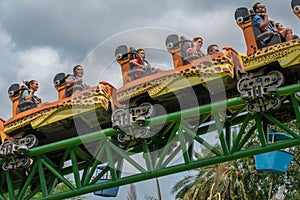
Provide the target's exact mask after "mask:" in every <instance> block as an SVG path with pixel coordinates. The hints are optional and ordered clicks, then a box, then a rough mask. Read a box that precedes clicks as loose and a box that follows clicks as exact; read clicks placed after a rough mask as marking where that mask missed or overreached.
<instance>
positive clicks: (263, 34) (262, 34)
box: [252, 24, 283, 49]
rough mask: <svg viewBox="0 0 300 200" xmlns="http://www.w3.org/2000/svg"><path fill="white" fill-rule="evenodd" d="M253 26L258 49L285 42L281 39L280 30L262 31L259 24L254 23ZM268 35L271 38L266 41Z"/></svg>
mask: <svg viewBox="0 0 300 200" xmlns="http://www.w3.org/2000/svg"><path fill="white" fill-rule="evenodd" d="M252 28H253V32H254V36H255V37H256V43H257V46H258V49H261V48H264V47H267V46H271V45H274V44H278V43H281V42H283V41H282V40H281V35H280V33H279V32H273V31H262V30H261V29H260V28H259V27H258V26H256V25H253V24H252ZM268 37H269V38H270V39H268V40H267V42H266V43H264V42H263V40H264V39H265V38H268Z"/></svg>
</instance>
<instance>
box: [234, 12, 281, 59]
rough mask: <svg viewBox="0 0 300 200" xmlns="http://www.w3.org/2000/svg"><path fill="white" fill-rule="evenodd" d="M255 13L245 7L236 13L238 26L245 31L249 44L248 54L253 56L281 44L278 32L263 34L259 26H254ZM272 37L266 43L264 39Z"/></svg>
mask: <svg viewBox="0 0 300 200" xmlns="http://www.w3.org/2000/svg"><path fill="white" fill-rule="evenodd" d="M254 15H255V13H254V12H253V11H252V10H249V9H248V8H245V7H240V8H238V9H236V11H235V15H234V16H235V20H236V23H237V24H238V26H239V27H240V28H241V29H242V30H243V33H244V38H245V41H246V44H247V54H248V55H249V54H252V53H254V52H256V51H257V50H258V49H261V48H264V47H267V46H270V45H274V44H277V43H281V42H282V40H281V35H280V33H278V32H273V31H270V32H263V31H262V30H261V29H260V28H259V27H258V26H256V25H253V17H254ZM269 36H270V39H269V40H268V41H267V42H266V43H264V42H262V41H263V39H265V38H267V37H269Z"/></svg>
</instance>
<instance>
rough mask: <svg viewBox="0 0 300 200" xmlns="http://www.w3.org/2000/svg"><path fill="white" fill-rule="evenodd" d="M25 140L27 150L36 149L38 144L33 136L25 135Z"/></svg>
mask: <svg viewBox="0 0 300 200" xmlns="http://www.w3.org/2000/svg"><path fill="white" fill-rule="evenodd" d="M25 139H26V144H27V147H28V149H31V148H33V147H36V146H37V145H38V143H39V140H38V138H37V137H36V136H35V135H33V134H28V135H26V136H25Z"/></svg>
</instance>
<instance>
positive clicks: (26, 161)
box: [17, 157, 30, 169]
mask: <svg viewBox="0 0 300 200" xmlns="http://www.w3.org/2000/svg"><path fill="white" fill-rule="evenodd" d="M29 165H30V159H29V157H22V158H20V159H19V161H18V162H17V168H18V169H25V168H27V167H28V166H29Z"/></svg>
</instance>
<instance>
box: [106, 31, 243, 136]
mask: <svg viewBox="0 0 300 200" xmlns="http://www.w3.org/2000/svg"><path fill="white" fill-rule="evenodd" d="M187 42H189V41H187V40H185V39H183V37H180V36H178V35H170V36H168V37H167V39H166V45H167V48H168V51H169V52H170V53H171V54H172V56H173V61H174V66H175V68H174V69H172V70H168V71H163V72H161V73H156V74H151V75H148V74H147V75H145V76H143V77H141V78H138V79H136V80H130V79H129V78H128V76H129V75H128V73H131V71H130V70H131V69H130V60H131V59H132V54H135V53H134V48H128V47H127V46H125V45H121V46H119V47H117V48H116V51H115V56H116V60H117V61H118V63H119V64H120V65H121V68H122V75H123V81H124V82H123V87H121V88H119V89H118V90H117V101H119V102H120V103H122V104H125V105H128V106H127V109H118V110H116V111H114V113H113V115H112V122H113V126H114V127H115V128H120V129H122V130H123V131H124V134H120V137H119V138H118V140H119V141H120V142H125V141H130V140H134V139H137V138H149V137H152V136H153V134H151V133H150V132H152V133H153V130H149V129H147V127H140V126H139V124H141V123H143V122H145V120H146V119H147V118H149V117H153V116H156V115H161V114H165V113H170V112H174V111H179V110H181V109H186V108H190V107H195V106H199V104H205V103H209V102H210V95H216V96H217V95H219V94H220V93H221V92H224V90H226V91H230V90H234V91H236V89H235V88H236V76H237V74H239V73H243V72H244V69H243V64H242V61H241V58H240V56H239V54H238V53H237V52H235V51H234V50H233V49H231V48H226V51H225V52H220V53H218V54H216V55H213V56H210V57H205V58H199V57H194V58H193V59H191V58H188V59H187V57H186V55H184V56H183V54H184V53H185V52H184V48H185V46H186V43H187ZM220 81H221V84H220ZM224 88H225V89H224ZM160 128H162V127H160ZM154 132H155V131H154ZM154 135H155V134H154Z"/></svg>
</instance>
